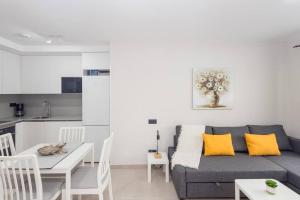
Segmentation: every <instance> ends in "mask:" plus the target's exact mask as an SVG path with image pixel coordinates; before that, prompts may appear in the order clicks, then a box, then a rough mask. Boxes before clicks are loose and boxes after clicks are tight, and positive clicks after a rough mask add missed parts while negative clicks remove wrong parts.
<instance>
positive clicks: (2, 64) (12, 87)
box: [0, 51, 21, 94]
mask: <svg viewBox="0 0 300 200" xmlns="http://www.w3.org/2000/svg"><path fill="white" fill-rule="evenodd" d="M20 80H21V57H20V56H19V55H16V54H13V53H10V52H6V51H0V93H1V94H20V93H21V81H20Z"/></svg>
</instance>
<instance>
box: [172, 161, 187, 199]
mask: <svg viewBox="0 0 300 200" xmlns="http://www.w3.org/2000/svg"><path fill="white" fill-rule="evenodd" d="M172 179H173V184H174V187H175V190H176V193H177V195H178V197H179V199H186V198H187V191H186V187H187V183H186V170H185V167H183V166H181V165H176V166H175V167H174V169H173V170H172Z"/></svg>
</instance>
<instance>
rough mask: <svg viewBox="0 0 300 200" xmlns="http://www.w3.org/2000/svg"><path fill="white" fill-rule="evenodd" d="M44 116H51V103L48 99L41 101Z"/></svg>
mask: <svg viewBox="0 0 300 200" xmlns="http://www.w3.org/2000/svg"><path fill="white" fill-rule="evenodd" d="M42 117H45V118H50V117H51V104H50V102H49V101H46V100H45V101H43V116H42Z"/></svg>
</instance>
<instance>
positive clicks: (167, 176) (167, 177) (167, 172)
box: [165, 163, 169, 183]
mask: <svg viewBox="0 0 300 200" xmlns="http://www.w3.org/2000/svg"><path fill="white" fill-rule="evenodd" d="M165 171H166V182H167V183H168V182H169V163H167V164H166V167H165Z"/></svg>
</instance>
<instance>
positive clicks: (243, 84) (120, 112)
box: [111, 41, 277, 164]
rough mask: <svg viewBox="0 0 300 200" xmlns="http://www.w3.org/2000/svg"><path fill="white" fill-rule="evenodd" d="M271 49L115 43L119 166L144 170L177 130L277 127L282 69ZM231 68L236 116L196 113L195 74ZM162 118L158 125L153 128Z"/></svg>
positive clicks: (115, 157)
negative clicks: (152, 150) (189, 126)
mask: <svg viewBox="0 0 300 200" xmlns="http://www.w3.org/2000/svg"><path fill="white" fill-rule="evenodd" d="M270 52H272V51H271V49H270V48H269V47H268V46H264V45H254V44H231V45H226V44H217V43H216V44H203V43H200V42H197V41H190V42H187V41H185V42H175V43H173V42H155V41H127V42H126V41H115V42H112V44H111V59H112V60H111V62H112V77H111V78H112V79H111V91H112V94H111V96H112V100H111V102H112V105H111V109H112V111H111V115H112V116H111V120H112V130H113V131H114V132H115V141H114V146H115V148H114V149H113V152H112V163H113V164H144V163H146V156H145V154H146V152H147V150H148V149H149V148H153V147H155V129H156V128H158V129H159V130H160V131H161V141H160V146H161V149H162V150H164V151H166V150H167V146H169V145H171V143H172V142H173V140H172V137H173V134H174V130H175V125H177V124H200V123H203V124H210V125H224V126H235V125H245V124H272V123H274V122H277V113H276V109H275V108H276V105H277V101H276V99H275V97H276V94H277V93H276V83H275V81H276V69H275V67H274V66H273V62H272V53H270ZM193 67H205V68H207V67H229V68H232V69H233V71H234V73H235V94H234V99H235V102H234V108H233V110H223V111H220V110H216V111H205V110H192V68H193ZM148 118H157V119H158V125H157V126H155V125H152V126H151V125H148V124H147V119H148Z"/></svg>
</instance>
